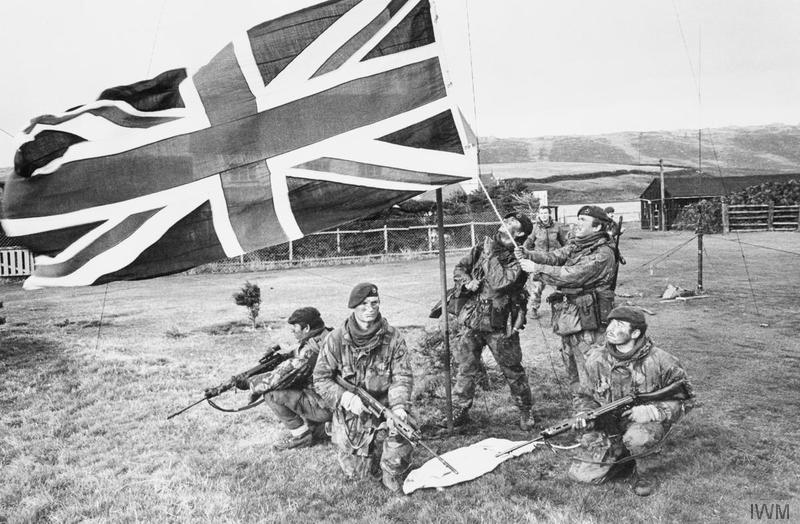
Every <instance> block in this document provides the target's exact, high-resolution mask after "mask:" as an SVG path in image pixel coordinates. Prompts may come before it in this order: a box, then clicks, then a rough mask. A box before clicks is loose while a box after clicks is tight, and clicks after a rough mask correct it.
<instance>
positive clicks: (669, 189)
mask: <svg viewBox="0 0 800 524" xmlns="http://www.w3.org/2000/svg"><path fill="white" fill-rule="evenodd" d="M789 180H797V181H800V173H781V174H775V175H745V176H726V177H718V176H711V175H699V176H697V175H696V176H685V175H683V176H680V175H664V188H665V191H664V193H665V196H666V197H667V198H698V197H718V196H724V195H728V194H730V193H735V192H737V191H741V190H742V189H745V188H747V187H750V186H757V185H760V184H764V183H765V182H787V181H789ZM639 198H640V199H643V200H658V199H660V198H661V181H660V180H659V179H658V178H656V179H655V180H653V181H652V182H650V185H649V186H647V188H646V189H645V190H644V192H643V193H642V194H641V196H639Z"/></svg>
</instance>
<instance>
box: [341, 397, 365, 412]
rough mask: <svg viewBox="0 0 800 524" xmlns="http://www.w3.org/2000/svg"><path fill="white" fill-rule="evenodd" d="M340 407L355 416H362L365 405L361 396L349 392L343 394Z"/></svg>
mask: <svg viewBox="0 0 800 524" xmlns="http://www.w3.org/2000/svg"><path fill="white" fill-rule="evenodd" d="M339 405H340V406H342V407H343V408H344V409H346V410H347V411H349V412H350V413H353V414H354V415H360V414H361V413H362V412H363V411H364V403H363V402H361V399H360V398H359V396H358V395H355V394H353V393H350V392H349V391H345V392H344V393H342V400H341V401H340V402H339Z"/></svg>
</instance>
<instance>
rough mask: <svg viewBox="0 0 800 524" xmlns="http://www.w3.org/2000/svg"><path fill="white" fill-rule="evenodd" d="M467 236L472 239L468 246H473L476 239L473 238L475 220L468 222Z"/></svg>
mask: <svg viewBox="0 0 800 524" xmlns="http://www.w3.org/2000/svg"><path fill="white" fill-rule="evenodd" d="M469 238H470V240H471V241H472V244H471V245H470V247H475V243H476V240H475V222H470V223H469Z"/></svg>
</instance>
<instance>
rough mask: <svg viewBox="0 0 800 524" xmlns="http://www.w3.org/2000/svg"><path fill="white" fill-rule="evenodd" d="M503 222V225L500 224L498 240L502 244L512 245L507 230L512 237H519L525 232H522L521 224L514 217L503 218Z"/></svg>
mask: <svg viewBox="0 0 800 524" xmlns="http://www.w3.org/2000/svg"><path fill="white" fill-rule="evenodd" d="M503 224H505V227H503V226H500V230H499V231H500V241H501V242H502V243H503V244H505V245H507V246H513V245H514V243H513V242H512V241H511V238H510V237H509V236H508V233H509V232H510V233H511V234H512V235H514V238H518V237H521V236H523V235H525V233H523V232H522V224H520V223H519V220H517V219H516V218H514V217H508V218H506V219H504V220H503ZM506 229H508V231H506Z"/></svg>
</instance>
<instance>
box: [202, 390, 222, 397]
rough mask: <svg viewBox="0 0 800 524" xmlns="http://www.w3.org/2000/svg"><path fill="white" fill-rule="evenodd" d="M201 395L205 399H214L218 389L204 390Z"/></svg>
mask: <svg viewBox="0 0 800 524" xmlns="http://www.w3.org/2000/svg"><path fill="white" fill-rule="evenodd" d="M203 395H204V396H205V397H206V398H213V397H216V396H217V395H219V388H206V390H205V391H204V392H203Z"/></svg>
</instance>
